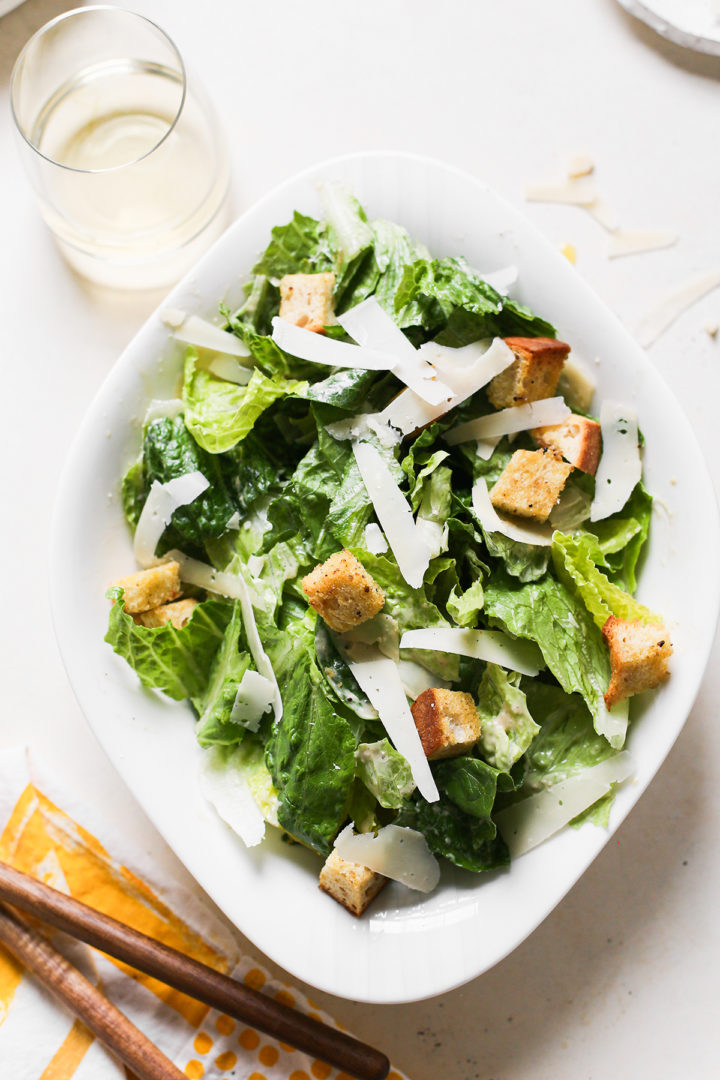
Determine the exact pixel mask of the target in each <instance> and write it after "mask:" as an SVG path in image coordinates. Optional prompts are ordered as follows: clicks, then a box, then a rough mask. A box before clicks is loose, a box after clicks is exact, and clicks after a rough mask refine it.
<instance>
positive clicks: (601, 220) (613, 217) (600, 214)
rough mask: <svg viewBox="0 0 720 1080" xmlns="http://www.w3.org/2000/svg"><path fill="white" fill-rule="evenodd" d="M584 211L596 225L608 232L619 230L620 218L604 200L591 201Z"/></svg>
mask: <svg viewBox="0 0 720 1080" xmlns="http://www.w3.org/2000/svg"><path fill="white" fill-rule="evenodd" d="M585 209H586V210H587V212H588V214H590V216H591V217H594V218H595V220H596V221H597V223H598V225H602V227H603V229H607V231H608V232H615V230H616V229H619V228H620V218H619V217H618V215H617V213H616V212H615V211H614V210H613V209H612V208H611V207H610V206H608V204H607V203H606V202H605V200H604V199H595V200H593V202H591V203H590V204H589V205H588V206H586V207H585Z"/></svg>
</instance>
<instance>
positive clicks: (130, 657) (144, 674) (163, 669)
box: [105, 586, 234, 704]
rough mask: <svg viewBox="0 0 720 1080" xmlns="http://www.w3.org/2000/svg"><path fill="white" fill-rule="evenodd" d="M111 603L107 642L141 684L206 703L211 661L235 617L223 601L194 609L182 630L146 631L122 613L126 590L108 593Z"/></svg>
mask: <svg viewBox="0 0 720 1080" xmlns="http://www.w3.org/2000/svg"><path fill="white" fill-rule="evenodd" d="M106 595H107V597H108V599H109V600H112V601H113V606H112V607H111V608H110V615H109V619H108V631H107V634H106V635H105V641H107V642H108V644H109V645H112V647H113V649H114V651H115V652H116V653H117V654H118V656H122V658H123V660H126V661H127V663H128V664H129V665H130V667H131V668H132V669H133V671H134V672H135V674H136V675H137V677H138V678H139V679H140V682H141V683H142V684H143V686H147V687H148V688H150V689H151V690H161V691H162V692H163V693H164V694H167V696H168V697H170V698H173V699H174V700H175V701H182V700H183V699H184V698H190V699H191V700H192V701H193V703H196V704H199V703H200V702H202V700H203V698H204V695H205V693H206V689H207V685H208V678H209V672H210V668H211V666H212V662H213V659H214V657H215V655H216V653H217V651H218V649H219V648H220V646H221V645H222V643H223V639H224V635H225V630H226V628H227V626H228V624H229V623H230V621H231V619H232V617H233V610H234V609H233V605H232V604H231V603H228V602H227V601H225V600H205V601H204V602H203V603H201V604H198V605H197V607H196V608H195V609H194V610H193V613H192V615H191V616H190V619H189V621H188V622H187V624H186V625H185V626H183V627H182V629H180V630H178V629H176V628H175V627H174V626H173V625H172V623H166V624H165V626H157V627H147V626H142V625H139V624H138V623H136V622H135V620H134V619H133V617H132V615H128V614H127V613H126V612H125V611H124V610H123V590H122V589H121V588H119V587H118V586H115V587H113V588H111V589H109V590H108V592H107V593H106Z"/></svg>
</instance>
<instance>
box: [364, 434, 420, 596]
mask: <svg viewBox="0 0 720 1080" xmlns="http://www.w3.org/2000/svg"><path fill="white" fill-rule="evenodd" d="M353 452H354V454H355V460H356V462H357V466H358V469H359V470H360V475H361V476H362V479H363V483H364V484H365V488H366V490H367V493H368V495H369V496H370V499H371V501H372V504H373V507H374V509H375V513H376V514H377V518H378V521H379V522H380V524H381V525H382V527H383V530H384V532H385V536H386V537H387V541H388V543H389V544H390V547H391V548H392V552H393V555H394V556H395V558H396V559H397V563H398V566H399V567H400V573H401V574H402V576H403V577H404V578H405V580H406V581H407V583H408V585H410V587H411V588H413V589H419V588H420V587H421V585H422V583H423V578H424V576H425V571H426V570H427V568H428V566H429V564H430V551H429V548H428V546H427V544H426V543H425V542H424V541H423V540H422V538H421V537H420V536H419V534H418V531H417V529H416V527H415V521H414V520H413V516H412V511H411V509H410V506H409V505H408V502H407V500H406V499H405V496H404V495H403V493H402V492H401V490H400V488H399V487H398V486H397V484H396V483H395V481H394V479H393V477H392V474H391V473H390V470H389V469H388V467H387V465H386V464H385V462H384V461H383V459H382V458H381V456H380V454H379V453H378V451H377V450H376V449H375V447H374V446H371V444H370V443H355V444H354V445H353Z"/></svg>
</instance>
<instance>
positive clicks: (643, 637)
mask: <svg viewBox="0 0 720 1080" xmlns="http://www.w3.org/2000/svg"><path fill="white" fill-rule="evenodd" d="M602 636H603V638H604V639H605V641H606V643H607V646H608V648H609V650H610V685H609V686H608V688H607V692H606V694H605V704H606V705H607V707H608V709H612V707H613V705H617V704H618V702H620V701H624V700H625V698H628V697H631V696H632V695H633V694H639V693H641V692H642V691H643V690H652V689H653V687H655V686H659V684H660V683H661V682H663V680H664V679H666V678H667V677H668V675H669V674H670V673H669V671H668V666H667V662H668V659H669V658H670V656H672V651H673V650H672V645H671V643H670V639H669V637H668V632H667V630H666V629H665V627H664V626H663V624H662V623H648V624H647V625H646V624H644V623H642V622H640V620H639V619H633V620H630V619H618V618H617V617H616V616H615V615H611V616H610V618H609V619H608V620H607V622H606V623H605V625H604V626H603V628H602Z"/></svg>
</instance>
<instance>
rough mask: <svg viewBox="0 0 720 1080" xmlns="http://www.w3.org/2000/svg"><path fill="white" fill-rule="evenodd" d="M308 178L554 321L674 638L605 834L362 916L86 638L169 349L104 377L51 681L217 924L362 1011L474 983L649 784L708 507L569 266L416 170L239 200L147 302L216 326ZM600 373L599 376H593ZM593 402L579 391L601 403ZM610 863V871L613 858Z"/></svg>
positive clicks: (695, 674)
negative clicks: (586, 383) (607, 444)
mask: <svg viewBox="0 0 720 1080" xmlns="http://www.w3.org/2000/svg"><path fill="white" fill-rule="evenodd" d="M318 178H323V179H330V180H340V181H343V182H344V183H346V184H347V185H349V187H350V188H351V189H352V190H353V191H354V192H355V194H356V195H357V196H358V198H359V199H360V200H361V202H362V203H363V205H364V206H365V208H366V209H367V212H368V214H369V216H370V217H384V218H388V219H390V220H392V221H397V222H400V223H401V224H403V225H405V226H406V227H407V228H408V229H409V231H410V233H411V234H412V235H414V236H416V237H417V238H418V239H420V240H422V241H423V242H424V243H425V244H427V245H428V246H429V248H430V250H431V251H432V252H433V253H434V254H436V255H438V256H443V255H464V256H465V257H466V258H467V260H468V261H469V263H470V264H471V265H472V266H475V267H477V268H478V269H480V270H482V271H485V272H489V271H492V270H496V269H498V268H500V267H504V266H506V265H507V264H509V263H515V264H516V265H517V266H518V267H519V280H518V284H517V286H516V287H515V288H514V289H513V294H514V295H515V296H516V297H517V298H518V299H519V300H521V301H525V302H527V303H529V304H531V305H532V307H533V308H534V309H535V310H536V311H538V312H539V313H540V314H542V315H543V316H545V317H546V318H548V319H550V320H551V321H552V322H553V323H554V324H555V325H556V326H557V328H558V335H559V336H560V337H561V338H563V339H564V340H566V341H568V342H570V343H571V345H572V346H573V349H574V351H575V353H576V354H577V355H578V356H579V357H581V358H583V359H584V360H585V361H586V362H589V363H590V364H591V366H592V368H593V371H595V372H596V373H597V378H598V398H601V397H602V396H611V397H613V398H619V399H621V400H625V401H632V402H633V403H634V404H635V405H636V407H637V410H638V413H639V418H640V425H641V428H642V430H643V432H644V435H645V439H646V451H645V478H646V482H647V485H648V487H649V488H650V491H651V492H652V493H653V494H654V495H655V496H656V510H657V512H656V513H655V514H654V521H653V530H652V538H651V542H650V545H649V551H648V555H647V558H646V560H645V565H644V567H643V570H642V574H641V584H640V590H639V596H640V598H641V599H644V600H645V601H646V602H647V603H648V604H650V605H651V606H652V608H653V609H654V610H656V611H660V612H663V613H664V615H665V616H666V618H667V619H668V621H669V625H670V626H671V628H672V636H673V641H674V644H675V656H674V659H673V661H672V669H673V673H672V678H671V679H670V680H669V682H668V683H667V684H666V685H665V686H664V687H663V688H662V689H661V690H660V691H658V692H657V693H655V694H653V695H649V696H648V697H647V698H646V700H645V701H643V702H642V704H640V706H639V707H638V708H636V709H635V710H634V722H633V725H632V730H631V735H630V739H629V747H630V750H631V751H632V755H633V757H634V759H635V762H636V766H637V775H636V779H635V780H634V782H630V783H627V784H625V785H624V787H623V788H622V790H620V792H619V794H618V797H617V800H616V803H615V806H614V808H613V811H612V816H611V825H610V831H609V832H606V831H605V830H602V829H599V828H596V827H594V826H586V827H584V828H582V829H580V830H577V831H575V830H567V831H565V832H564V833H562V834H560V835H558V836H557V837H555V838H553V839H552V840H550V841H549V842H547V843H545V844H543V845H541V846H540V847H539V848H537V849H535V850H534V851H532V852H530V853H529V854H528V855H525V856H524V857H523V858H521V859H518V860H517V861H516V862H515V863H514V864H513V865H512V867H511V868H510V869H509V870H508V871H506V872H499V873H494V874H491V875H479V876H478V875H473V874H470V873H468V872H465V871H460V870H457V869H455V868H454V867H451V866H449V865H446V867H445V868H444V870H443V876H442V880H441V884H440V886H439V887H438V889H437V890H436V891H435V892H434V893H432V894H431V895H429V896H427V897H424V896H421V895H420V894H417V893H413V892H411V891H409V890H404V889H403V888H402V887H401V886H396V885H391V886H390V887H389V888H387V889H386V890H385V891H384V892H383V893H382V894H381V896H380V898H379V899H378V901H377V902H376V903H375V904H374V905H373V907H372V908H371V909H370V911H369V912H368V913H367V914H366V915H365V916H364V917H363V918H362V919H359V920H358V919H354V918H353V917H352V916H350V915H348V913H347V912H346V911H345V910H344V909H343V908H341V907H340V906H339V905H338V904H336V903H335V902H334V901H333V900H331V899H330V898H329V897H327V896H325V895H324V894H323V893H321V892H319V890H318V888H317V874H318V871H319V868H320V862H319V860H318V858H317V857H316V856H315V855H313V854H312V853H311V852H309V851H306V850H304V849H302V848H300V847H291V846H289V845H287V844H284V843H282V842H281V840H280V836H279V834H278V833H277V832H276V831H275V830H272V829H271V830H270V833H271V834H272V835H271V836H269V837H268V839H267V840H266V841H265V842H264V843H263V844H262V845H261V846H260V847H257V848H253V849H251V850H247V849H246V848H245V847H244V846H243V844H242V842H241V841H240V840H239V839H238V838H237V837H236V836H235V835H234V834H233V833H232V832H231V831H230V830H229V829H228V828H227V827H226V826H225V825H224V824H223V822H222V821H221V820H220V818H218V817H217V816H216V814H215V812H214V811H213V810H212V808H211V807H210V806H209V805H208V804H207V803H206V802H205V800H204V799H203V797H202V795H201V794H200V790H199V787H198V782H197V771H198V764H199V758H200V753H201V751H200V750H199V748H198V746H197V744H196V742H195V737H194V733H193V718H192V715H191V712H190V709H189V707H187V706H185V705H184V704H178V703H175V702H172V701H169V700H166V699H163V698H161V697H160V696H159V695H157V694H154V693H150V692H147V691H144V690H143V689H141V687H140V685H139V683H138V681H137V679H136V677H135V675H134V674H133V672H132V671H131V670H130V668H129V667H127V665H126V664H125V662H124V661H122V660H121V659H120V658H118V657H117V656H115V654H114V653H113V652H112V651H111V649H110V647H109V646H108V645H106V644H105V643H104V641H103V637H104V634H105V630H106V625H107V614H108V602H107V600H106V599H105V595H104V594H105V590H106V587H107V584H108V582H109V581H110V580H112V579H113V578H115V577H118V576H120V575H122V574H126V573H130V572H132V571H133V570H134V569H135V565H134V561H133V555H132V543H131V538H130V535H129V532H128V530H127V527H126V525H125V523H124V520H123V515H122V508H121V504H120V497H119V481H120V477H121V476H122V474H123V472H124V471H125V469H126V467H127V465H128V464H129V463H130V462H131V461H132V460H133V459H134V458H135V456H136V454H137V452H138V449H139V446H140V438H141V422H142V417H143V415H144V412H145V407H146V405H147V402H148V400H149V399H150V398H153V397H162V396H170V395H173V394H174V393H175V392H176V390H177V384H178V379H179V374H180V370H181V347H180V346H179V345H178V344H177V343H176V342H174V341H172V340H171V338H170V336H169V331H168V328H167V327H166V326H165V325H164V323H163V322H162V320H161V318H160V316H159V314H157V313H156V314H155V315H153V316H152V317H151V318H150V319H149V320H148V322H147V323H146V324H145V326H144V327H143V328H142V329H141V330H140V332H139V333H138V334H137V336H136V337H135V339H134V340H133V341H132V343H131V344H130V345H129V346H128V348H127V349H126V350H125V352H124V353H123V355H122V356H121V357H120V359H119V360H118V361H117V363H116V364H115V366H114V368H113V369H112V371H111V372H110V374H109V376H108V378H107V380H106V382H105V383H104V385H103V387H102V389H101V390H100V392H99V394H98V396H97V398H96V399H95V401H94V402H93V404H92V406H91V408H90V409H89V411H88V413H87V416H86V417H85V420H84V422H83V424H82V426H81V428H80V430H79V431H78V433H77V436H76V439H75V442H74V444H73V446H72V449H71V452H70V454H69V457H68V460H67V464H66V467H65V471H64V474H63V478H62V482H61V485H60V488H59V492H58V496H57V504H56V511H55V517H54V526H53V533H52V539H51V546H52V556H51V563H52V565H51V571H52V573H51V580H52V582H53V586H52V606H53V615H54V621H55V628H56V632H57V638H58V641H59V645H60V649H61V652H62V656H63V660H64V662H65V666H66V668H67V672H68V675H69V678H70V681H71V683H72V686H73V688H74V691H75V693H76V695H77V698H78V700H79V702H80V705H81V707H82V709H83V711H84V713H85V715H86V717H87V719H88V722H89V723H90V725H91V727H92V730H93V731H94V733H95V735H96V736H97V738H98V740H99V741H100V743H101V745H102V746H103V748H104V749H105V751H106V753H107V754H108V756H109V758H110V760H111V761H112V762H113V763H114V765H115V767H116V768H117V770H118V772H119V773H120V774H121V775H122V777H123V779H124V780H125V782H126V783H127V784H128V786H129V788H130V790H131V791H132V792H133V794H134V795H135V797H136V798H137V799H138V801H139V802H140V803H141V805H142V806H143V807H144V809H145V811H146V812H147V813H148V815H149V816H150V818H151V819H152V821H153V822H154V823H155V825H156V826H157V828H158V829H159V830H160V832H161V833H162V834H163V836H164V837H165V839H166V840H167V842H168V843H169V844H170V846H171V847H172V848H173V849H174V851H175V852H176V853H177V855H178V856H179V857H180V859H181V860H182V861H183V863H184V864H185V865H186V866H187V868H188V869H189V870H190V872H191V873H192V874H193V875H194V876H195V878H196V879H197V881H198V882H199V883H200V884H201V885H202V887H203V888H204V889H205V890H206V891H207V892H208V893H209V895H210V896H211V897H212V898H213V900H214V901H215V902H216V903H217V904H218V905H219V906H220V908H222V910H223V911H224V912H225V913H226V915H227V916H228V918H229V919H230V920H231V921H232V922H233V923H234V924H235V925H236V926H237V927H238V928H239V929H240V930H242V932H243V933H244V934H246V935H247V937H249V938H250V939H251V941H253V942H254V943H255V945H256V946H257V947H258V948H259V949H261V950H263V952H265V953H266V954H267V955H268V956H269V957H271V958H272V959H273V960H274V961H276V962H277V963H279V964H281V965H282V966H283V967H284V968H285V969H286V970H287V971H289V972H290V973H291V974H292V975H293V976H295V977H297V978H300V979H303V980H305V982H307V983H310V984H312V985H314V986H316V987H318V988H320V989H322V990H325V991H328V992H330V993H333V994H337V995H340V996H342V997H347V998H353V999H355V1000H358V1001H367V1002H378V1003H379V1002H387V1003H390V1002H407V1001H415V1000H419V999H421V998H424V997H428V996H431V995H433V994H438V993H441V992H443V991H445V990H448V989H450V988H452V987H454V986H458V985H459V984H461V983H463V982H466V981H467V980H469V979H472V978H474V977H475V976H477V975H479V974H481V973H482V972H484V971H486V970H487V969H488V968H489V967H491V966H492V965H493V964H495V963H497V962H498V961H499V960H500V959H502V958H503V957H504V956H506V955H507V953H509V952H510V951H511V950H512V949H514V948H515V947H516V946H517V945H518V944H519V943H520V942H521V941H523V939H524V938H525V937H527V935H528V934H530V933H531V931H532V930H533V929H534V928H535V927H536V926H537V925H538V924H539V923H540V922H541V921H542V920H543V919H544V918H545V917H546V916H547V915H548V914H549V912H550V911H551V910H552V909H553V908H554V907H555V905H556V904H557V903H558V902H559V901H560V900H561V899H562V897H563V896H564V895H565V894H566V893H567V891H568V890H569V889H570V888H571V886H572V885H573V884H574V882H575V881H577V879H578V878H579V877H580V875H581V874H582V873H583V871H584V870H585V869H586V868H587V867H588V866H589V865H590V863H591V862H592V860H593V859H594V858H595V856H596V855H597V854H598V852H599V851H600V850H601V849H602V848H603V846H604V845H605V844H606V843H607V841H608V839H609V837H610V836H611V835H612V833H613V832H614V831H615V830H616V829H617V827H618V825H619V824H620V823H621V821H622V820H623V818H624V817H625V816H626V814H627V813H628V811H629V810H630V809H631V808H632V806H633V805H634V804H635V803H636V802H637V800H638V798H639V797H640V795H641V794H642V792H643V791H644V789H645V787H646V786H647V784H648V783H649V782H650V780H651V779H652V777H653V776H654V775H655V773H656V772H657V770H658V769H659V767H660V765H661V764H662V762H663V759H664V758H665V756H666V754H667V753H668V750H669V749H670V747H671V746H672V744H673V742H674V741H675V739H676V737H677V735H678V733H679V732H680V730H681V728H682V726H683V724H684V722H685V719H686V717H687V715H688V713H689V711H690V708H691V706H692V703H693V700H694V698H695V695H696V693H697V691H698V688H699V685H700V681H701V679H702V675H703V670H704V668H705V664H706V661H707V658H708V653H709V650H710V646H711V643H712V639H713V633H714V630H715V624H716V619H717V612H718V598H719V591H720V579H719V576H718V575H719V570H718V563H717V561H714V560H712V559H708V557H707V553H708V551H717V550H718V549H719V545H718V540H719V531H718V514H717V507H716V503H715V496H714V493H713V488H712V484H711V481H710V478H709V476H708V473H707V469H706V467H705V464H704V461H703V458H702V455H701V452H700V450H699V447H698V445H697V442H696V440H695V437H694V435H693V433H692V431H691V429H690V425H689V424H688V422H687V420H686V419H685V416H684V415H683V413H682V411H681V409H680V407H679V405H678V402H677V401H676V399H675V398H674V396H673V394H672V392H671V391H670V390H669V389H668V387H667V386H666V385H665V383H664V382H663V381H662V380H661V378H660V377H659V376H658V374H657V372H656V371H655V370H654V368H653V367H652V365H651V364H650V362H649V361H648V359H647V358H646V356H645V355H644V353H643V352H642V351H641V349H640V348H639V347H638V346H637V345H636V344H635V342H634V341H633V340H632V339H631V338H630V337H629V335H628V333H627V331H626V330H625V329H624V328H623V327H622V326H621V324H620V323H619V321H618V320H617V319H616V318H615V316H614V315H612V314H611V312H610V311H609V310H608V309H607V308H606V307H605V305H604V304H603V303H602V302H601V301H600V300H599V299H598V297H597V296H595V295H594V293H593V292H592V291H591V290H590V288H589V287H588V286H587V285H586V284H585V283H584V282H583V280H582V279H581V278H580V277H579V276H578V274H577V273H576V271H575V270H574V269H573V267H572V266H571V265H570V264H569V263H568V261H567V260H566V259H565V258H564V257H563V256H562V255H560V254H559V253H558V252H557V251H556V250H555V249H554V248H553V247H551V245H550V244H549V243H548V242H547V241H546V240H545V239H544V238H543V237H542V236H541V235H540V234H539V233H538V232H536V230H535V229H534V228H533V227H532V226H531V225H530V224H529V223H528V222H527V221H526V220H525V219H524V218H523V217H522V216H521V214H519V213H518V211H517V210H515V209H514V208H513V207H512V206H511V205H509V204H508V203H506V202H505V201H504V200H503V199H501V198H500V197H499V196H498V195H497V194H495V193H494V192H493V191H491V190H490V189H489V188H488V187H486V186H485V185H484V184H482V183H480V182H479V181H477V180H476V179H474V178H473V177H472V176H469V175H467V174H464V173H462V172H459V171H457V170H456V169H454V168H451V167H449V166H447V165H443V164H440V163H438V162H435V161H431V160H428V159H425V158H420V157H414V156H410V155H401V154H393V153H376V154H360V155H352V156H349V157H343V158H337V159H335V160H331V161H326V162H324V163H322V164H320V165H317V166H316V167H314V168H312V169H309V170H307V171H306V172H303V173H302V174H301V175H299V176H297V177H295V178H293V179H291V180H289V181H288V182H286V183H284V184H282V185H281V186H280V187H279V188H277V189H275V190H274V191H272V192H271V193H270V194H269V195H267V196H266V197H265V198H263V199H262V200H261V201H260V202H258V203H257V204H256V205H255V206H253V207H251V209H250V210H248V211H247V213H245V214H244V215H243V216H242V217H241V218H239V219H238V220H237V221H236V222H235V223H234V225H232V226H231V228H230V229H229V230H228V231H227V232H226V233H225V235H224V236H223V237H221V239H220V240H218V242H217V243H216V244H215V246H214V247H213V248H212V249H211V251H210V252H209V253H208V254H207V255H206V256H205V257H204V258H203V259H202V261H201V262H200V263H199V264H198V266H197V267H196V269H195V270H193V271H192V272H191V273H190V274H188V275H187V277H186V278H185V279H184V280H183V281H182V282H181V283H180V284H179V285H178V286H177V288H176V289H174V290H173V292H172V294H171V295H170V296H169V297H168V299H167V300H166V302H165V303H164V304H163V305H162V307H163V308H164V307H173V308H182V309H184V310H185V311H188V312H192V313H196V314H199V315H204V316H212V315H213V313H214V312H216V311H217V304H218V302H219V301H221V300H224V301H225V302H227V303H229V304H230V305H231V306H232V305H233V304H237V303H239V301H240V299H241V296H242V284H243V282H244V281H245V280H246V277H247V274H248V271H249V269H250V267H252V265H253V263H254V261H255V259H256V256H257V255H258V253H259V252H260V251H261V250H262V249H263V248H264V247H265V245H266V243H267V241H268V237H269V233H270V229H271V227H272V226H273V225H276V224H278V223H284V222H285V221H287V220H288V219H289V218H290V216H291V214H292V212H293V210H295V209H298V210H301V211H302V212H304V213H306V214H312V215H315V216H319V214H320V206H319V202H318V197H317V193H316V189H315V181H316V180H317V179H318ZM596 359H597V360H598V361H599V363H598V364H597V365H595V364H594V361H595V360H596ZM598 398H596V400H597V399H598ZM608 869H609V872H612V868H611V865H610V864H608Z"/></svg>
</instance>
